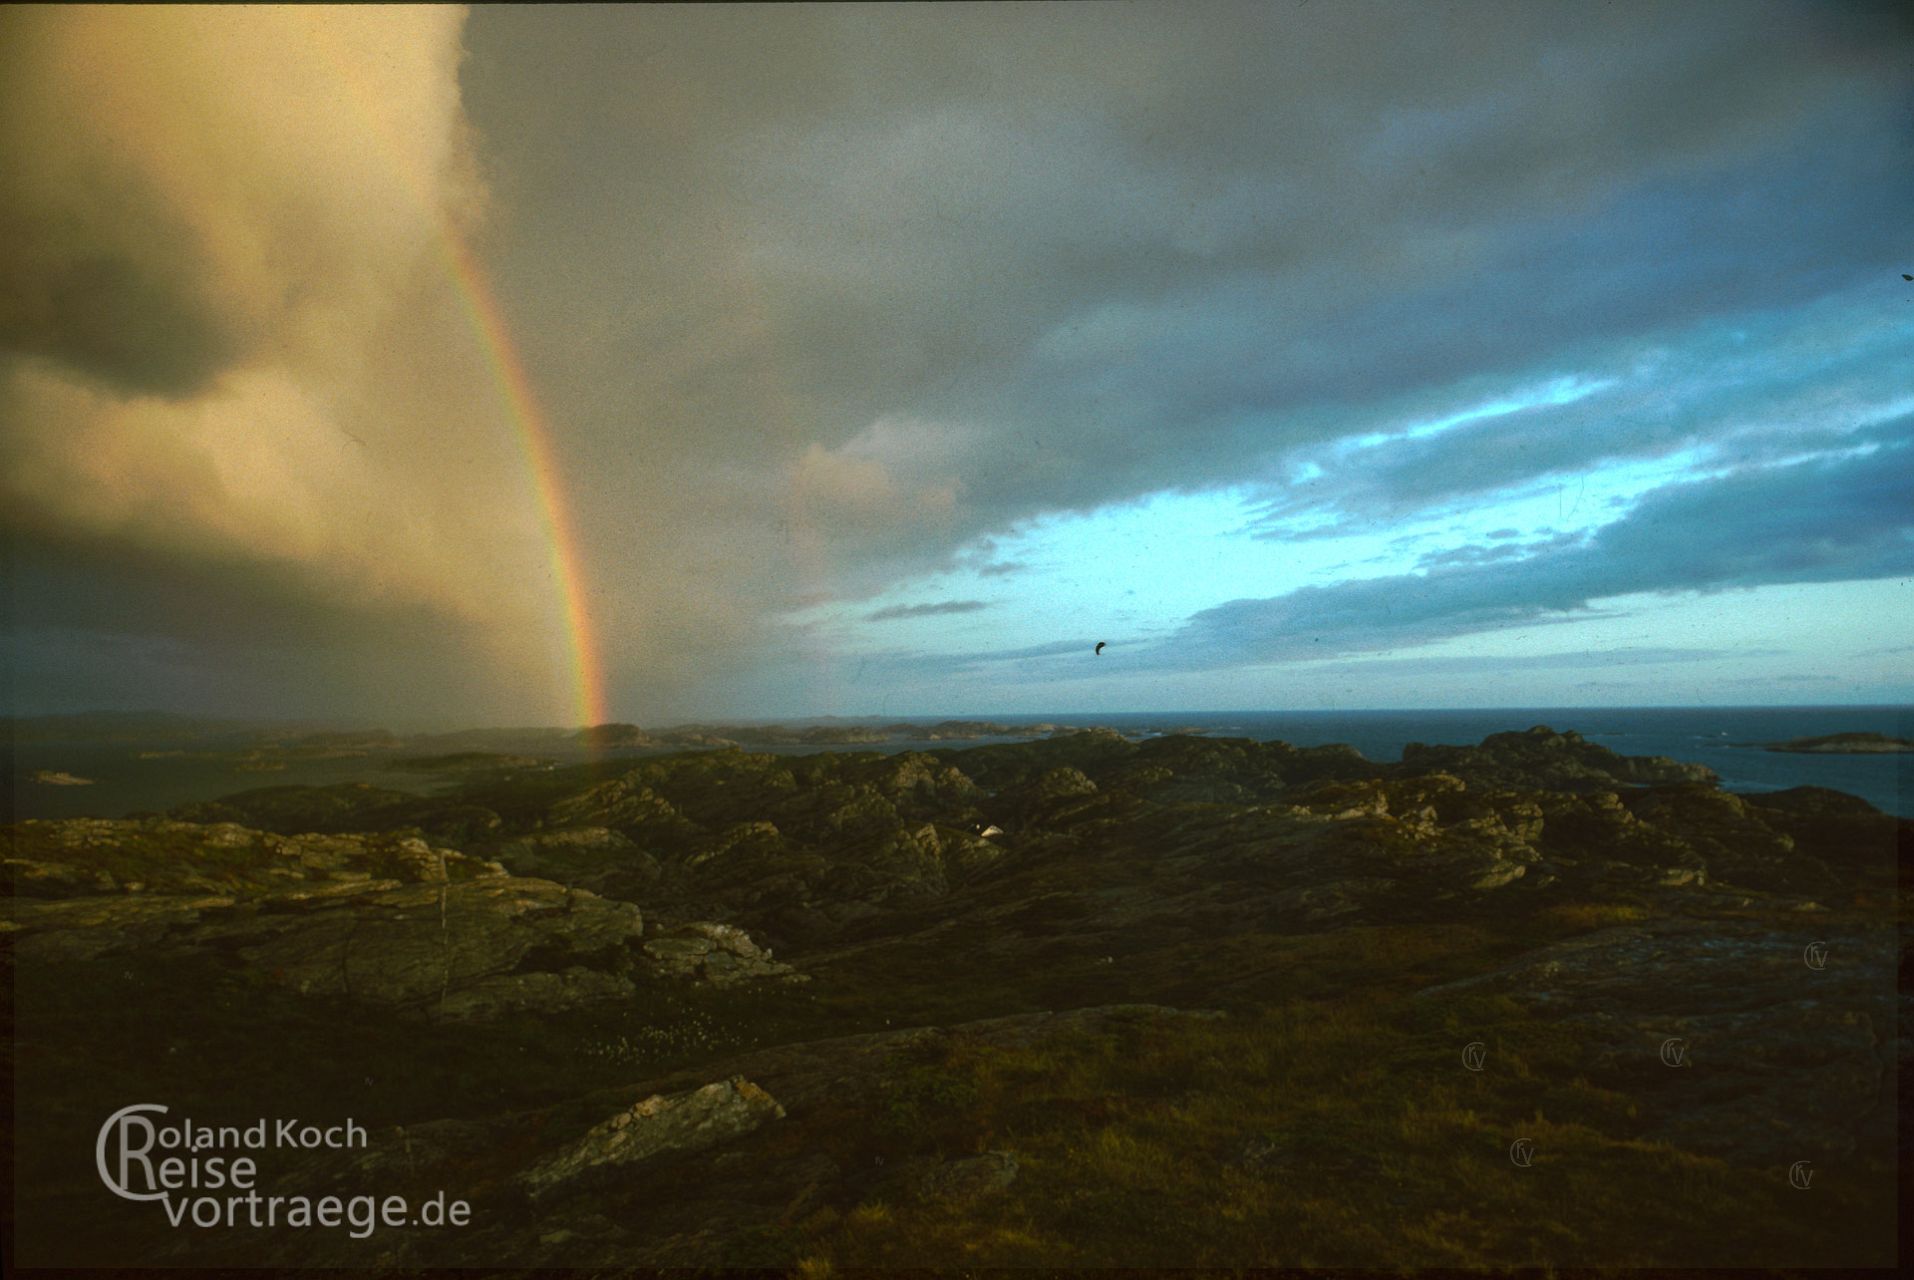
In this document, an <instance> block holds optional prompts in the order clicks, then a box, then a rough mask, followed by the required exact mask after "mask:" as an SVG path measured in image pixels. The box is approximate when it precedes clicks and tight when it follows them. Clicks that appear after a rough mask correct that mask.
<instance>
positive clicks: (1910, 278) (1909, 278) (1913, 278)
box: [1901, 271, 1914, 280]
mask: <svg viewBox="0 0 1914 1280" xmlns="http://www.w3.org/2000/svg"><path fill="white" fill-rule="evenodd" d="M1901 279H1903V280H1914V276H1911V275H1909V274H1907V272H1905V271H1903V272H1901Z"/></svg>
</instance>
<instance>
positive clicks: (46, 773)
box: [32, 769, 93, 787]
mask: <svg viewBox="0 0 1914 1280" xmlns="http://www.w3.org/2000/svg"><path fill="white" fill-rule="evenodd" d="M32 777H33V780H34V781H35V782H39V783H43V784H45V785H46V786H49V787H90V786H92V785H93V779H91V778H82V777H78V776H76V775H74V774H71V773H68V772H66V771H65V770H63V769H36V770H34V772H33V775H32Z"/></svg>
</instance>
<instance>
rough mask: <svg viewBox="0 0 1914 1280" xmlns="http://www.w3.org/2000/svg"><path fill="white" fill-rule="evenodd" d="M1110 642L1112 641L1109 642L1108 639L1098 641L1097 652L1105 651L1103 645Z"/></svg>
mask: <svg viewBox="0 0 1914 1280" xmlns="http://www.w3.org/2000/svg"><path fill="white" fill-rule="evenodd" d="M1109 643H1110V642H1109V641H1108V640H1099V641H1097V652H1098V653H1102V652H1103V646H1104V645H1106V644H1109Z"/></svg>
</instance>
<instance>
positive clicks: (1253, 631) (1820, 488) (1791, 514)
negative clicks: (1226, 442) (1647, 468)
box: [1153, 421, 1914, 667]
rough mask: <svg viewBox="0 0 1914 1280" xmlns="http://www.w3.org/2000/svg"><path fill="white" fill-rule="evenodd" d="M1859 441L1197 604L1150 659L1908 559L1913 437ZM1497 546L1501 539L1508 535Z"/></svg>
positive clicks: (1441, 629)
mask: <svg viewBox="0 0 1914 1280" xmlns="http://www.w3.org/2000/svg"><path fill="white" fill-rule="evenodd" d="M1899 425H1900V428H1901V429H1900V433H1899V437H1898V439H1895V440H1893V442H1892V443H1887V444H1880V445H1877V446H1876V448H1875V449H1874V451H1872V452H1870V453H1868V454H1866V455H1865V456H1858V457H1847V458H1839V459H1823V460H1820V461H1814V462H1803V463H1797V464H1794V465H1789V466H1777V467H1768V468H1761V469H1752V470H1747V471H1742V472H1737V473H1733V474H1729V475H1726V476H1722V477H1719V478H1716V479H1709V480H1700V481H1694V482H1689V483H1683V484H1676V485H1669V486H1666V487H1664V488H1662V489H1658V490H1655V491H1653V492H1651V493H1649V494H1648V495H1646V496H1645V497H1644V498H1642V499H1641V501H1640V502H1638V503H1637V504H1636V505H1635V506H1634V507H1633V509H1631V510H1630V511H1629V512H1628V514H1627V515H1626V516H1624V517H1622V518H1621V519H1619V520H1616V521H1614V522H1613V523H1611V524H1608V525H1604V526H1603V527H1601V528H1599V529H1597V530H1595V531H1594V532H1593V533H1592V534H1589V535H1587V536H1585V537H1580V538H1556V539H1551V540H1549V541H1547V542H1545V543H1542V544H1540V545H1539V546H1538V547H1536V548H1534V549H1532V550H1531V551H1530V553H1529V554H1527V555H1526V556H1523V557H1522V558H1519V559H1507V558H1504V557H1501V556H1497V555H1494V554H1485V555H1484V556H1483V557H1482V558H1480V559H1477V560H1466V559H1456V558H1450V559H1448V560H1446V561H1441V562H1438V563H1436V564H1435V565H1433V566H1432V567H1430V568H1429V569H1427V570H1426V571H1425V572H1421V573H1409V574H1396V575H1391V576H1388V577H1382V578H1373V579H1365V580H1361V581H1354V582H1344V583H1339V584H1336V585H1333V586H1327V587H1305V588H1303V589H1301V590H1299V591H1294V592H1291V593H1289V594H1287V595H1283V596H1277V597H1273V598H1270V599H1261V600H1234V601H1231V602H1229V603H1228V604H1223V605H1218V606H1217V607H1215V608H1212V609H1206V610H1203V611H1202V612H1200V613H1197V614H1196V615H1194V616H1193V617H1192V618H1191V619H1190V621H1189V622H1188V624H1186V625H1185V627H1184V628H1183V630H1182V631H1181V632H1180V633H1178V634H1177V635H1176V636H1174V637H1172V638H1171V639H1170V640H1169V641H1168V642H1167V643H1166V644H1165V645H1164V646H1163V647H1162V648H1161V649H1160V650H1159V651H1158V652H1157V653H1156V654H1154V655H1153V661H1155V662H1156V663H1158V664H1159V665H1164V666H1172V667H1184V666H1187V667H1204V666H1229V665H1235V664H1240V663H1255V662H1270V661H1281V660H1294V659H1301V658H1309V657H1328V656H1333V655H1336V654H1344V653H1356V652H1363V651H1374V650H1381V649H1389V648H1395V647H1400V646H1405V645H1413V644H1419V643H1423V642H1427V641H1432V640H1440V639H1445V638H1448V637H1452V636H1458V635H1465V634H1469V633H1473V632H1480V631H1487V630H1493V629H1496V628H1500V627H1507V626H1515V625H1522V626H1532V625H1537V624H1541V623H1548V622H1559V621H1565V620H1569V619H1572V618H1573V617H1575V616H1577V615H1578V614H1580V613H1581V612H1582V611H1584V610H1587V609H1588V608H1589V607H1590V605H1591V602H1593V601H1596V600H1600V599H1603V598H1606V597H1612V596H1617V595H1623V594H1627V593H1631V592H1656V591H1682V590H1698V591H1718V590H1723V589H1727V588H1734V587H1755V586H1764V585H1769V584H1777V583H1806V582H1839V581H1849V580H1866V579H1877V578H1886V577H1895V576H1904V575H1907V574H1910V573H1914V441H1911V440H1910V434H1909V430H1908V428H1909V426H1910V425H1911V424H1910V423H1908V422H1906V421H1903V422H1902V423H1901V424H1899ZM1500 549H1501V548H1497V550H1500Z"/></svg>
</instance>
